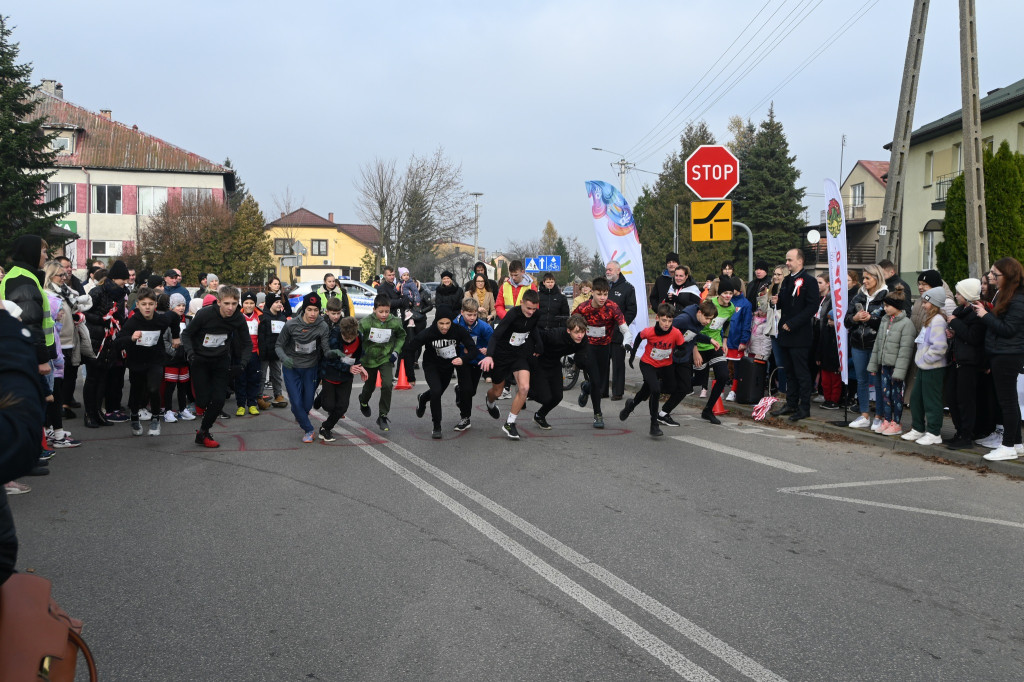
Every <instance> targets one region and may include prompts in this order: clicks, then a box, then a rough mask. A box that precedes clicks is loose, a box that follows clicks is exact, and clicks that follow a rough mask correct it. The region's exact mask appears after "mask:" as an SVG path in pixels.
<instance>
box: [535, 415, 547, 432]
mask: <svg viewBox="0 0 1024 682" xmlns="http://www.w3.org/2000/svg"><path fill="white" fill-rule="evenodd" d="M533 421H534V423H536V424H537V426H539V427H540V428H542V429H544V430H545V431H550V430H551V424H548V420H547V419H545V418H544V417H542V416H540V415H539V414H535V415H533Z"/></svg>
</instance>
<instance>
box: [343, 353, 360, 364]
mask: <svg viewBox="0 0 1024 682" xmlns="http://www.w3.org/2000/svg"><path fill="white" fill-rule="evenodd" d="M341 364H343V365H354V364H356V359H355V358H354V357H352V356H351V355H342V356H341Z"/></svg>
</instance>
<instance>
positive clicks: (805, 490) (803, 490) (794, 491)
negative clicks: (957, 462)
mask: <svg viewBox="0 0 1024 682" xmlns="http://www.w3.org/2000/svg"><path fill="white" fill-rule="evenodd" d="M948 480H952V477H950V476H929V477H926V478H898V479H892V480H886V481H861V482H857V483H832V484H829V485H808V486H802V487H799V488H779V492H780V493H788V494H790V495H803V496H804V497H817V498H820V499H822V500H833V501H835V502H849V503H851V504H862V505H865V506H867V507H881V508H883V509H895V510H896V511H905V512H911V513H914V514H927V515H929V516H942V517H945V518H949V519H960V520H961V521H976V522H978V523H990V524H993V525H996V526H1009V527H1011V528H1024V523H1018V522H1016V521H1005V520H1003V519H991V518H988V517H985V516H970V515H969V514H956V513H954V512H945V511H939V510H937V509H921V508H920V507H908V506H906V505H902V504H889V503H887V502H875V501H873V500H859V499H856V498H853V497H839V496H838V495H823V494H821V493H812V492H809V491H811V490H823V489H830V488H855V487H860V486H870V485H889V484H892V483H920V482H924V481H948Z"/></svg>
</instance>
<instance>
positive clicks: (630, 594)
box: [385, 440, 785, 682]
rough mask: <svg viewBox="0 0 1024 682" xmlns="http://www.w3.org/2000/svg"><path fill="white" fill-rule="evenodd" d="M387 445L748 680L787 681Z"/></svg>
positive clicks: (508, 513) (401, 449)
mask: <svg viewBox="0 0 1024 682" xmlns="http://www.w3.org/2000/svg"><path fill="white" fill-rule="evenodd" d="M385 445H386V446H387V447H388V448H389V449H391V450H392V451H394V452H395V453H397V454H398V455H401V456H402V457H403V458H405V459H406V460H408V461H409V462H411V463H412V464H415V465H416V466H418V467H420V468H421V469H423V470H424V471H426V472H428V473H430V474H432V475H433V476H435V477H436V478H438V479H439V480H441V481H443V482H444V483H445V484H447V485H448V486H450V487H451V488H453V489H454V490H457V491H458V492H460V493H462V494H463V495H465V496H466V497H468V498H469V499H471V500H473V501H474V502H476V503H477V504H479V505H480V506H482V507H484V508H485V509H487V510H488V511H491V512H493V513H494V514H495V515H497V516H498V517H500V518H501V519H504V520H505V521H507V522H508V523H509V524H511V525H512V526H514V527H515V528H517V529H519V530H520V531H522V532H523V533H525V534H526V535H528V536H529V537H531V538H533V539H534V540H536V541H537V542H539V543H540V544H542V545H544V546H545V547H547V548H548V549H549V550H551V551H552V552H554V553H555V554H557V555H558V556H560V557H562V558H563V559H565V560H566V561H568V562H569V563H570V564H572V565H573V566H575V567H576V568H578V569H580V570H581V571H583V572H584V573H587V574H588V575H591V576H593V577H594V578H597V579H598V580H600V581H601V582H602V583H604V584H605V585H607V586H608V587H610V588H611V589H612V590H614V591H615V592H617V593H618V594H619V595H621V596H623V597H625V598H626V599H628V600H630V601H631V602H633V603H634V604H636V605H637V606H639V607H641V608H642V609H644V610H645V611H647V612H648V613H650V614H651V615H653V616H655V617H656V618H658V619H659V620H660V621H662V622H663V623H665V624H666V625H668V626H669V627H671V628H672V629H674V630H675V631H676V632H678V633H680V634H681V635H683V636H684V637H686V638H687V639H689V640H690V641H692V642H693V643H695V644H697V645H698V646H701V647H703V648H704V649H706V650H707V651H709V652H711V653H712V654H714V655H715V656H717V657H718V658H720V659H721V660H723V661H724V662H726V663H728V664H729V665H731V666H732V667H733V668H735V669H736V670H738V671H740V672H741V673H743V674H744V675H746V676H747V677H749V678H751V679H753V680H757V681H758V682H785V678H783V677H780V676H779V675H776V674H775V673H773V672H772V671H771V670H768V669H767V668H765V667H763V666H762V665H761V664H759V663H758V662H757V661H755V660H753V659H752V658H749V657H748V656H746V655H745V654H743V653H742V652H740V651H737V650H736V649H734V648H733V647H731V646H730V645H729V644H726V643H725V642H723V641H722V640H720V639H718V638H717V637H715V636H714V635H712V634H711V633H710V632H708V631H707V630H705V629H703V628H702V627H700V626H699V625H697V624H696V623H694V622H693V621H691V620H689V619H687V618H685V617H683V616H682V615H680V614H678V613H676V612H675V611H673V610H672V609H670V608H669V607H667V606H665V605H664V604H662V603H661V602H659V601H658V600H657V599H655V598H654V597H651V596H650V595H648V594H646V593H644V592H643V591H642V590H640V589H638V588H636V587H634V586H633V585H631V584H629V583H628V582H626V581H625V580H623V579H622V578H619V577H618V576H616V575H615V574H613V573H612V572H611V571H608V570H607V569H605V568H603V567H601V566H599V565H598V564H596V563H594V562H593V561H591V560H590V559H588V558H587V557H585V556H583V555H582V554H580V553H579V552H577V551H576V550H574V549H572V548H571V547H569V546H567V545H565V544H564V543H562V542H561V541H559V540H557V539H555V538H553V537H551V536H550V535H548V534H547V533H545V532H544V531H542V530H541V529H540V528H538V527H537V526H535V525H533V524H532V523H530V522H529V521H526V520H525V519H523V518H521V517H519V516H517V515H516V514H515V513H513V512H512V511H510V510H508V509H506V508H505V507H502V506H501V505H500V504H498V503H497V502H494V501H493V500H491V499H490V498H488V497H486V496H485V495H483V494H481V493H479V492H477V491H476V490H474V489H473V488H470V487H469V486H467V485H466V484H464V483H462V482H461V481H459V480H458V479H456V478H455V477H453V476H451V475H449V474H447V473H446V472H444V471H442V470H441V469H438V468H437V467H435V466H434V465H433V464H430V463H429V462H427V461H425V460H423V459H422V458H420V457H417V456H416V455H414V454H413V453H412V452H410V451H409V450H407V449H405V448H404V447H402V446H401V445H398V444H397V443H394V442H392V441H390V440H388V441H387V442H386V443H385Z"/></svg>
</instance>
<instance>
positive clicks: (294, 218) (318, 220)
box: [263, 208, 380, 245]
mask: <svg viewBox="0 0 1024 682" xmlns="http://www.w3.org/2000/svg"><path fill="white" fill-rule="evenodd" d="M274 227H328V228H332V229H334V230H336V231H338V232H343V233H345V234H347V235H348V236H349V237H352V238H353V239H355V240H356V241H358V242H361V243H363V244H367V245H373V244H379V243H380V232H378V231H377V228H376V227H374V226H373V225H349V224H344V223H332V222H331V221H330V220H328V219H327V218H324V217H322V216H318V215H317V214H316V213H313V212H312V211H310V210H309V209H306V208H300V209H296V210H294V211H292V212H291V213H289V214H288V215H283V216H281V217H280V218H278V219H277V220H274V221H273V222H270V223H267V225H266V226H265V227H264V228H263V229H265V230H269V229H271V228H274Z"/></svg>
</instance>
